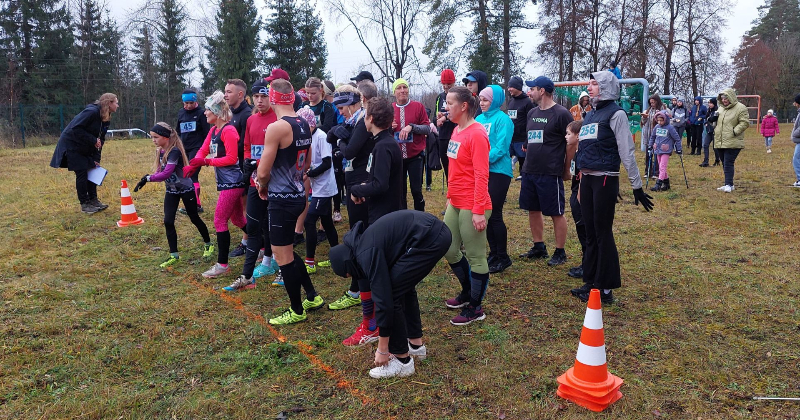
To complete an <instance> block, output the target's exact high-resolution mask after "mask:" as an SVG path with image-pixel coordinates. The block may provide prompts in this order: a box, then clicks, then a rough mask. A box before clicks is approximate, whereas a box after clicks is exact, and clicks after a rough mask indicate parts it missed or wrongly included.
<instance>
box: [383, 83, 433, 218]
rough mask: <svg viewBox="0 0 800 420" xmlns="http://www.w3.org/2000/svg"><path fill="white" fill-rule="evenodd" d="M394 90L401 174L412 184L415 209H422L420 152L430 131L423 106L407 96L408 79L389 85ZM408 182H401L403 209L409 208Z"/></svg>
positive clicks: (396, 135)
mask: <svg viewBox="0 0 800 420" xmlns="http://www.w3.org/2000/svg"><path fill="white" fill-rule="evenodd" d="M392 92H394V97H395V103H394V123H393V124H392V129H393V130H394V133H395V134H394V136H395V140H397V142H398V143H400V152H401V155H402V156H403V175H404V176H405V177H406V179H407V181H408V183H410V184H411V196H412V197H413V199H414V210H417V211H425V197H423V195H422V170H423V164H422V163H423V162H422V152H423V151H424V150H425V139H426V138H427V136H428V133H430V131H431V127H430V123H431V122H430V121H429V120H428V115H427V114H426V113H425V106H424V105H422V104H421V103H419V102H417V101H412V100H411V98H410V97H409V86H408V82H407V81H406V80H405V79H403V78H399V79H397V80H395V81H394V83H393V84H392ZM407 188H408V186H407V183H406V182H405V181H404V182H403V196H402V204H403V207H402V208H404V209H405V208H408V203H407V201H406V200H407V199H406V197H407Z"/></svg>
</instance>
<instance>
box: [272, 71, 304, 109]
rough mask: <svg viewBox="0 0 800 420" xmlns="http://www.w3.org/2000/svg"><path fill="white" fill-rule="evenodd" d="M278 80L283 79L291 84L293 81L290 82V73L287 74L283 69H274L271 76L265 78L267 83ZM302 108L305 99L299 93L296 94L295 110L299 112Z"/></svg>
mask: <svg viewBox="0 0 800 420" xmlns="http://www.w3.org/2000/svg"><path fill="white" fill-rule="evenodd" d="M276 79H283V80H286V81H287V82H291V80H289V73H287V72H286V70H284V69H282V68H274V69H272V72H271V73H270V74H269V76H268V77H265V78H264V80H266V81H267V83H272V81H273V80H276ZM302 106H303V98H302V97H301V96H300V94H299V93H297V92H295V93H294V104H293V108H294V110H295V111H297V110H298V109H300V107H302Z"/></svg>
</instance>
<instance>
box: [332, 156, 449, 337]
mask: <svg viewBox="0 0 800 420" xmlns="http://www.w3.org/2000/svg"><path fill="white" fill-rule="evenodd" d="M398 149H399V147H398ZM442 229H447V227H446V226H445V225H444V222H442V221H440V220H439V219H438V218H436V217H435V216H433V215H432V214H430V213H425V212H421V211H414V210H400V211H396V212H394V213H392V214H388V215H386V216H384V217H382V218H381V219H380V220H378V221H377V222H375V223H374V224H373V223H370V226H369V227H368V228H367V229H366V230H363V229H362V225H361V222H359V223H357V224H356V225H355V226H354V227H353V229H352V230H350V232H348V233H346V234H345V235H344V238H343V240H342V241H343V243H344V244H345V245H346V246H347V247H348V248H350V251H351V255H352V258H353V262H354V263H355V266H356V267H354V268H355V270H354V271H356V273H355V274H353V273H352V272H351V274H352V275H353V276H354V277H356V278H359V277H360V278H366V279H368V280H369V284H370V287H371V289H372V301H373V302H374V303H375V321H376V323H377V324H378V327H380V328H382V329H385V328H391V326H392V323H393V318H394V297H393V295H392V285H393V284H394V283H396V282H403V281H405V280H406V279H404V276H402V275H400V276H396V277H398V278H392V266H394V263H395V262H397V260H399V259H400V257H403V256H406V257H408V256H409V255H411V254H413V252H414V250H415V249H419V248H421V249H429V248H430V246H431V245H432V244H431V241H433V240H434V238H436V237H438V235H439V233H440V232H441V230H442Z"/></svg>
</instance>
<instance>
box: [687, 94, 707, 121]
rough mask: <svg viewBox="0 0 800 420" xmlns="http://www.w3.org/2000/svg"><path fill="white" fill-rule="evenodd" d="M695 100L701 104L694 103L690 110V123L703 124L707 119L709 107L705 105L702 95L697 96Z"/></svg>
mask: <svg viewBox="0 0 800 420" xmlns="http://www.w3.org/2000/svg"><path fill="white" fill-rule="evenodd" d="M694 100H695V101H697V102H700V105H692V110H691V111H689V124H691V125H703V123H704V122H705V121H706V117H707V114H708V109H707V108H706V106H705V105H703V98H702V97H700V96H695V97H694Z"/></svg>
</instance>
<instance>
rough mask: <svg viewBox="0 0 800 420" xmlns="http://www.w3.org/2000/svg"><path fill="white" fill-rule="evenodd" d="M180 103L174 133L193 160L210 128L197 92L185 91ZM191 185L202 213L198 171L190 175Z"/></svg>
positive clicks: (198, 208)
mask: <svg viewBox="0 0 800 420" xmlns="http://www.w3.org/2000/svg"><path fill="white" fill-rule="evenodd" d="M181 101H183V108H181V109H180V111H178V125H177V126H176V129H175V131H176V132H177V133H178V136H180V138H181V143H183V147H184V148H185V149H186V157H187V158H188V159H194V157H195V155H197V151H198V150H200V146H202V145H203V141H204V140H205V139H206V136H208V131H209V130H210V129H211V126H210V125H208V121H206V116H205V115H204V114H205V112H206V110H205V109H203V107H201V106H200V105H199V103H198V102H197V92H195V91H194V89H186V90H184V91H183V94H181ZM192 183H193V184H194V193H195V195H197V203H196V204H197V211H198V212H199V213H202V212H203V205H202V204H201V202H200V171H199V170H198V171H197V172H195V173H194V175H192ZM178 211H179V212H181V213H183V214H187V213H186V209H185V208H181V209H179V210H178Z"/></svg>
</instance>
